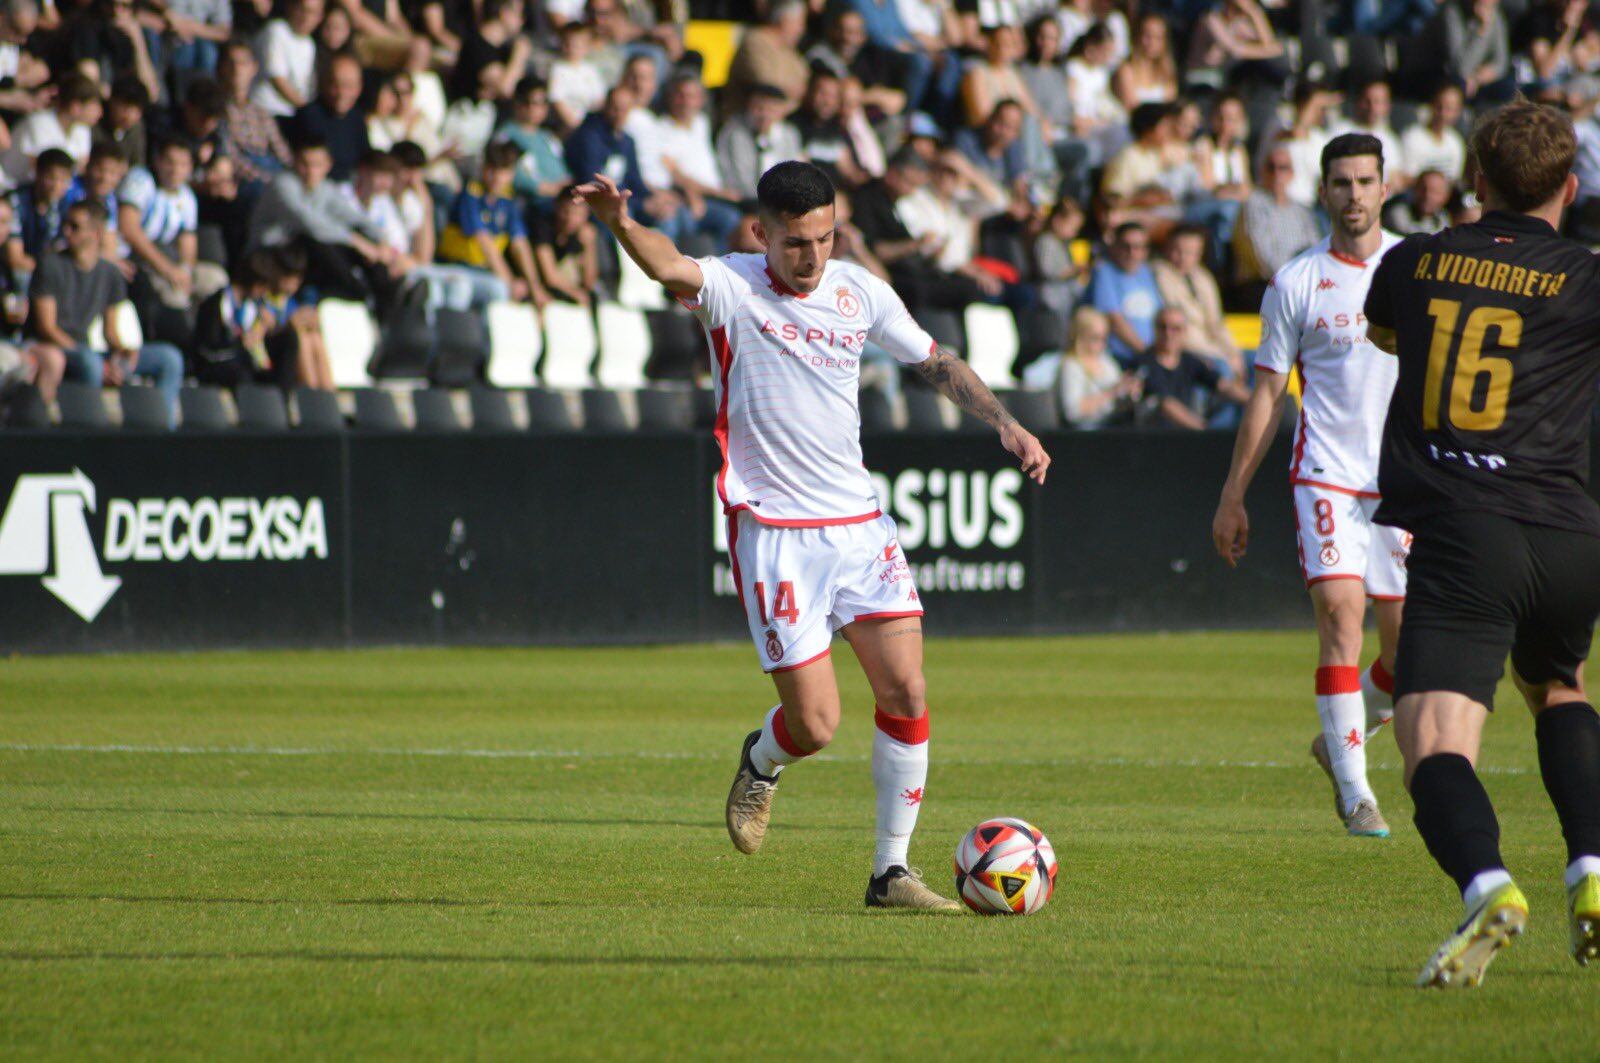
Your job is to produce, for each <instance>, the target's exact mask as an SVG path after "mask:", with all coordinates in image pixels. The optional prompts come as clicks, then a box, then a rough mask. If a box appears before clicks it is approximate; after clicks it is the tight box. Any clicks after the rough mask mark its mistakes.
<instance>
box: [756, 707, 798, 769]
mask: <svg viewBox="0 0 1600 1063" xmlns="http://www.w3.org/2000/svg"><path fill="white" fill-rule="evenodd" d="M810 755H811V754H810V753H808V752H806V751H805V750H803V749H801V748H800V747H799V746H798V745H796V744H795V741H794V739H793V738H791V737H789V729H788V728H787V727H785V726H784V724H783V706H782V705H775V706H773V708H772V711H771V712H769V713H767V718H766V720H765V721H764V722H763V723H762V724H761V737H760V738H758V739H756V744H755V745H753V746H751V747H750V765H751V767H753V768H755V769H756V771H757V772H759V773H760V774H762V775H776V774H778V772H780V771H782V770H783V769H784V766H785V765H788V764H793V763H794V762H795V761H797V760H803V759H804V758H806V757H809V756H810Z"/></svg>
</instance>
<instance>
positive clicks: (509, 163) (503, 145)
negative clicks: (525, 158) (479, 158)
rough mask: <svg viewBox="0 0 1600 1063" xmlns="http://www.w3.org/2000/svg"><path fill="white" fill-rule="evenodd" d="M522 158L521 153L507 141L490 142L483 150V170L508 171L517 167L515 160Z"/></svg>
mask: <svg viewBox="0 0 1600 1063" xmlns="http://www.w3.org/2000/svg"><path fill="white" fill-rule="evenodd" d="M520 158H522V152H521V151H520V150H519V149H518V148H517V146H516V145H515V144H513V143H511V141H509V140H491V141H490V142H489V143H488V145H487V146H486V147H485V148H484V149H483V168H484V169H486V170H510V169H514V168H515V167H516V165H517V160H518V159H520Z"/></svg>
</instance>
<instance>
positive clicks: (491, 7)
mask: <svg viewBox="0 0 1600 1063" xmlns="http://www.w3.org/2000/svg"><path fill="white" fill-rule="evenodd" d="M522 27H523V11H522V4H521V3H520V0H484V2H483V5H482V7H481V8H480V9H479V13H478V25H477V26H476V27H475V28H471V29H469V30H468V31H467V32H466V33H465V34H464V35H463V37H462V39H461V54H460V56H459V57H458V58H457V60H456V64H455V73H454V75H453V77H452V80H451V83H450V91H451V95H454V96H471V95H472V94H473V93H474V91H476V89H477V87H478V81H477V77H478V71H480V70H482V69H483V68H484V67H486V66H490V65H493V66H494V67H495V69H496V70H498V71H499V72H500V75H499V76H500V83H499V85H497V86H496V88H497V92H496V95H497V96H501V97H505V96H510V95H511V93H512V90H513V89H515V88H516V84H517V82H518V81H520V80H521V79H522V76H523V71H524V70H525V69H526V68H527V66H528V60H529V59H531V58H532V57H533V50H532V47H531V45H530V44H529V41H528V38H527V37H525V36H523V33H522Z"/></svg>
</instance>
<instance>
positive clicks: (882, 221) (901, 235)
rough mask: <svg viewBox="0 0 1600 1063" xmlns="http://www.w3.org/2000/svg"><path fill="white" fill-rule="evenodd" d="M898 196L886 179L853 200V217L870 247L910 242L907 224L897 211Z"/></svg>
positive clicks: (864, 188) (866, 186)
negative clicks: (886, 183)
mask: <svg viewBox="0 0 1600 1063" xmlns="http://www.w3.org/2000/svg"><path fill="white" fill-rule="evenodd" d="M894 203H895V199H894V195H893V193H891V192H890V191H889V189H888V186H886V185H885V184H884V183H883V178H881V177H880V178H878V179H877V180H874V181H868V182H867V183H866V184H864V185H862V186H861V188H860V189H858V190H857V191H856V193H855V196H854V198H853V199H852V200H851V203H850V206H851V211H852V213H851V218H852V220H853V221H854V222H855V223H856V228H858V229H860V230H861V235H862V236H865V237H866V238H867V242H868V243H869V244H875V243H878V242H879V241H883V240H887V241H891V242H892V241H896V240H909V239H911V234H910V233H909V232H907V231H906V226H905V223H904V222H902V221H901V220H900V215H898V214H896V213H895V210H894Z"/></svg>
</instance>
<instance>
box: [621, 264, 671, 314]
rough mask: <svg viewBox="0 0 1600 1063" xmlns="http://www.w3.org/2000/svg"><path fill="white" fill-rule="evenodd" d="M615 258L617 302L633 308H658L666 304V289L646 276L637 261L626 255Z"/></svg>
mask: <svg viewBox="0 0 1600 1063" xmlns="http://www.w3.org/2000/svg"><path fill="white" fill-rule="evenodd" d="M617 259H618V262H617V265H618V269H619V270H620V273H619V279H618V281H617V302H619V303H621V304H622V305H623V306H626V307H629V308H630V309H633V310H660V309H661V308H663V307H665V306H666V305H667V299H668V296H667V290H666V289H665V288H663V287H661V285H659V284H657V283H656V282H655V281H653V280H651V279H650V278H649V277H647V276H646V275H645V272H644V270H642V269H640V268H639V264H638V263H637V262H635V261H634V260H633V259H631V258H629V257H628V256H627V255H618V256H617Z"/></svg>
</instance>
